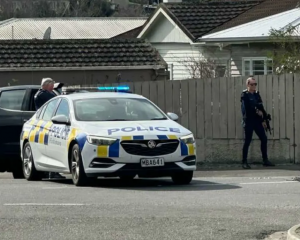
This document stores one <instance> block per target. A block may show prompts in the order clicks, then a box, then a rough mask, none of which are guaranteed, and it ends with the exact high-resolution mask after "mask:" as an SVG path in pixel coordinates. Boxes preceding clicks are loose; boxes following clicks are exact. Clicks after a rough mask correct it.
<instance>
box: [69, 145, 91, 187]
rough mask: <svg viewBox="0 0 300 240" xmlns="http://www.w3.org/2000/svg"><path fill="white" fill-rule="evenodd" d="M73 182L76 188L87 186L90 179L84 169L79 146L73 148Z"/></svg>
mask: <svg viewBox="0 0 300 240" xmlns="http://www.w3.org/2000/svg"><path fill="white" fill-rule="evenodd" d="M71 162H72V180H73V183H74V184H75V186H85V185H87V183H88V178H87V176H86V174H85V172H84V169H83V163H82V157H81V152H80V149H79V146H78V144H75V145H74V146H73V148H72V156H71Z"/></svg>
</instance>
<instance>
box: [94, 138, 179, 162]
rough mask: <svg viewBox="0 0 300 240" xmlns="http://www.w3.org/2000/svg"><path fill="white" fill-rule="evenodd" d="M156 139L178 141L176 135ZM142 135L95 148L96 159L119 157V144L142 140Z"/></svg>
mask: <svg viewBox="0 0 300 240" xmlns="http://www.w3.org/2000/svg"><path fill="white" fill-rule="evenodd" d="M156 137H157V139H162V140H164V139H178V137H177V136H176V135H157V136H156ZM144 139H145V136H143V135H134V136H122V137H121V139H120V140H117V141H116V142H114V143H113V144H112V145H110V146H97V157H102V158H103V157H114V158H118V157H120V143H121V141H126V140H144Z"/></svg>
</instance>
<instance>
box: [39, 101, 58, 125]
mask: <svg viewBox="0 0 300 240" xmlns="http://www.w3.org/2000/svg"><path fill="white" fill-rule="evenodd" d="M58 100H59V99H55V100H52V101H51V102H49V103H48V104H47V106H45V107H46V108H45V111H44V109H43V110H42V111H44V113H42V114H43V115H42V114H41V116H42V117H41V119H43V120H45V121H50V120H51V118H52V116H53V114H54V111H55V109H56V106H57V102H58Z"/></svg>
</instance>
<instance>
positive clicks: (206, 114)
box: [98, 74, 300, 163]
mask: <svg viewBox="0 0 300 240" xmlns="http://www.w3.org/2000/svg"><path fill="white" fill-rule="evenodd" d="M255 78H256V80H257V82H258V90H259V91H260V93H261V96H262V99H263V102H264V106H265V108H266V110H267V112H268V113H270V114H271V116H272V121H271V126H272V128H273V131H272V135H270V134H269V133H268V139H269V146H270V147H269V152H270V155H272V157H271V159H272V158H276V160H277V161H281V160H282V161H284V162H297V163H298V162H300V94H299V93H298V89H299V90H300V75H297V74H287V75H280V76H278V75H266V76H255ZM245 82H246V78H242V77H235V78H216V79H190V80H181V81H178V80H176V81H157V82H136V83H118V84H117V83H116V85H120V84H127V85H130V87H131V89H132V91H133V92H134V93H137V94H141V95H143V96H145V97H147V98H149V99H150V100H151V101H153V102H154V103H155V104H157V105H158V106H159V107H160V108H161V109H162V110H163V111H165V112H174V113H176V114H178V116H179V123H181V124H182V125H183V126H185V127H187V128H188V129H190V130H191V131H192V132H193V133H194V135H195V136H196V138H197V139H198V140H199V141H200V142H201V144H200V145H199V146H200V149H198V152H199V153H200V155H201V158H202V159H201V160H203V161H205V160H207V159H206V158H209V157H208V156H207V154H203V153H202V150H201V148H203V151H207V149H208V148H209V147H211V148H215V149H213V150H210V153H213V154H212V155H211V156H210V158H215V157H216V156H218V158H224V159H226V157H225V155H228V153H229V152H230V153H231V155H230V156H231V158H232V151H236V155H235V156H236V160H238V161H240V160H241V148H242V143H243V138H244V135H243V128H242V125H241V120H242V119H241V103H240V96H241V93H242V90H243V89H245V88H246V85H245ZM98 86H101V85H98ZM102 86H105V84H104V85H102ZM254 136H255V137H254V139H258V138H257V137H256V135H255V134H254ZM211 141H213V142H214V145H213V146H208V145H207V143H208V142H211ZM222 141H223V142H222ZM224 141H227V142H228V141H229V142H228V144H230V141H231V143H232V141H233V142H234V144H238V145H235V147H229V146H230V145H228V147H226V146H225V147H224V144H223V145H222V148H223V149H222V150H218V146H220V145H221V144H222V143H224ZM254 141H255V140H254ZM276 141H277V142H278V144H277V145H276V146H275V145H274V143H275V142H276ZM283 141H284V144H285V147H284V148H283V146H282V144H281V143H282V142H283ZM258 143H259V142H258ZM258 146H259V145H258ZM224 148H225V149H224ZM274 148H275V149H274ZM216 151H222V153H219V154H218V152H216ZM274 151H275V152H274ZM258 152H259V149H258ZM283 152H284V153H283ZM220 154H221V157H220ZM222 156H223V157H222ZM257 156H258V157H259V155H257ZM249 157H251V156H249ZM281 158H284V159H281ZM212 161H213V160H212Z"/></svg>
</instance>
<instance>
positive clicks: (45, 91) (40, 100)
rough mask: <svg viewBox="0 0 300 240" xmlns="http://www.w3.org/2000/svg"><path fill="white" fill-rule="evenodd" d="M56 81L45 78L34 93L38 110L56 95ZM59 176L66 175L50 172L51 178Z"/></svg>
mask: <svg viewBox="0 0 300 240" xmlns="http://www.w3.org/2000/svg"><path fill="white" fill-rule="evenodd" d="M54 83H55V82H54V81H53V80H52V79H51V78H43V79H42V83H41V88H40V89H39V90H38V92H37V93H36V94H35V95H34V104H35V108H36V110H38V109H39V108H40V107H41V106H43V105H44V103H46V102H47V101H49V100H50V99H51V98H54V97H55V96H56V95H55V94H54V93H53V92H52V91H53V88H54ZM51 178H52V179H53V178H58V179H63V178H65V177H64V176H62V175H60V174H59V173H49V179H51Z"/></svg>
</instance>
